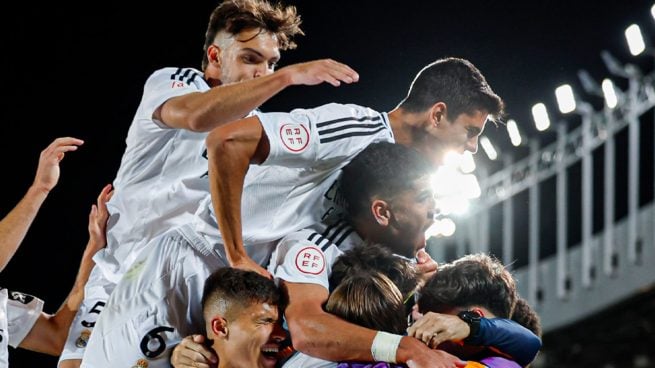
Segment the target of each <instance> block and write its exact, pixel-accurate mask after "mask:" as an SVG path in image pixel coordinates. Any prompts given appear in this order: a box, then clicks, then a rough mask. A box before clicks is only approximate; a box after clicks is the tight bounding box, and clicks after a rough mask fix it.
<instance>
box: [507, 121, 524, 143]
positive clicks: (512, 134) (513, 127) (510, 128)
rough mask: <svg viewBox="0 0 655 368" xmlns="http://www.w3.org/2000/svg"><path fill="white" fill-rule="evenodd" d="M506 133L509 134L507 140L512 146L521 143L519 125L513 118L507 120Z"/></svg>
mask: <svg viewBox="0 0 655 368" xmlns="http://www.w3.org/2000/svg"><path fill="white" fill-rule="evenodd" d="M507 133H508V134H509V140H510V141H511V142H512V145H513V146H514V147H518V146H520V145H521V133H519V127H518V125H517V124H516V121H515V120H514V119H509V120H508V121H507Z"/></svg>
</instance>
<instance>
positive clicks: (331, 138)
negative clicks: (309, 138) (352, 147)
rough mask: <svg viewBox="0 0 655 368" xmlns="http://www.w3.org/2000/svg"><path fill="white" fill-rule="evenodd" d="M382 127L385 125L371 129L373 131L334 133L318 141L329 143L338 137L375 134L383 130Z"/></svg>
mask: <svg viewBox="0 0 655 368" xmlns="http://www.w3.org/2000/svg"><path fill="white" fill-rule="evenodd" d="M384 129H385V127H382V128H380V129H377V130H373V131H370V132H352V133H346V134H341V135H335V136H333V137H328V138H321V139H320V140H319V142H320V143H329V142H334V141H338V140H339V139H344V138H349V137H359V136H365V135H374V134H376V133H377V132H380V131H382V130H384Z"/></svg>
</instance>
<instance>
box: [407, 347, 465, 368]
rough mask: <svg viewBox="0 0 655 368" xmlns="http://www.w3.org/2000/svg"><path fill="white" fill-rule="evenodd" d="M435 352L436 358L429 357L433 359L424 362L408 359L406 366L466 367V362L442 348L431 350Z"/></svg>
mask: <svg viewBox="0 0 655 368" xmlns="http://www.w3.org/2000/svg"><path fill="white" fill-rule="evenodd" d="M433 352H434V353H435V354H437V356H438V358H431V359H435V360H429V361H426V362H425V363H423V362H420V361H419V360H414V359H410V360H408V361H407V368H421V367H429V368H441V367H443V368H457V367H466V362H464V361H462V360H460V359H459V358H457V357H456V356H454V355H451V354H448V353H446V352H445V351H443V350H433Z"/></svg>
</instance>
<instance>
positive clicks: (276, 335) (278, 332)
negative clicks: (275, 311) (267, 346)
mask: <svg viewBox="0 0 655 368" xmlns="http://www.w3.org/2000/svg"><path fill="white" fill-rule="evenodd" d="M286 338H287V331H286V330H285V329H284V328H282V324H281V323H279V322H278V323H275V324H274V325H273V331H271V340H273V341H275V342H276V343H278V344H279V343H281V342H282V341H284V340H285V339H286Z"/></svg>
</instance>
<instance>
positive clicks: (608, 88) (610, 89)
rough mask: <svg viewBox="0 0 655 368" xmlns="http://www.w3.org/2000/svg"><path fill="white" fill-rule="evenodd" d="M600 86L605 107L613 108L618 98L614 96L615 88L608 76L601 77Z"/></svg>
mask: <svg viewBox="0 0 655 368" xmlns="http://www.w3.org/2000/svg"><path fill="white" fill-rule="evenodd" d="M602 88H603V97H604V98H605V105H607V107H609V108H610V109H613V108H615V107H616V105H617V104H618V98H617V96H616V88H615V87H614V83H613V82H612V80H611V79H609V78H605V79H603V84H602Z"/></svg>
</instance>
